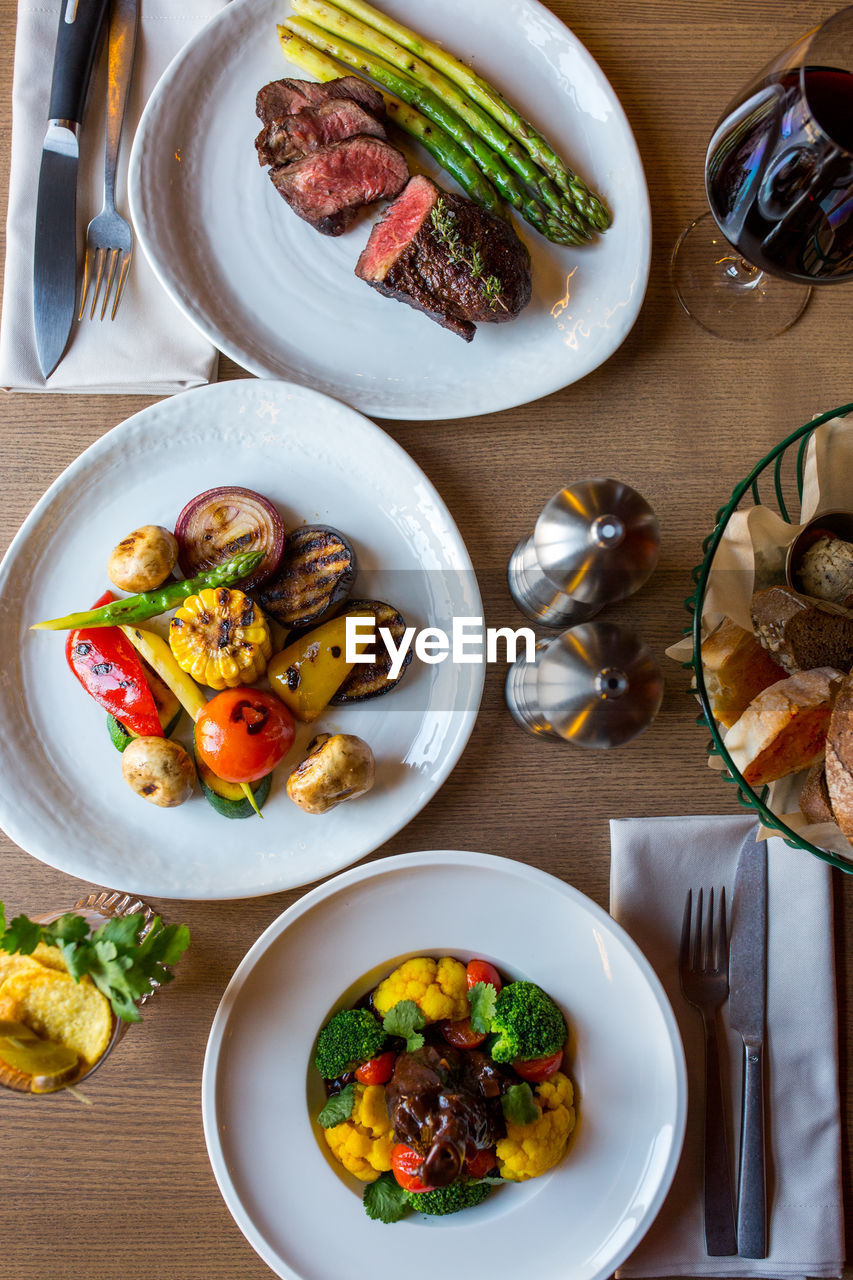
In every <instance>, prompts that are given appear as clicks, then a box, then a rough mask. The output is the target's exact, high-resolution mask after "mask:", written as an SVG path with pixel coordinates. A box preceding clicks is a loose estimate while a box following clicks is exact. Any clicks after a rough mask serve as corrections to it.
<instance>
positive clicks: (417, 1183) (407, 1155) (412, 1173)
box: [391, 1142, 435, 1191]
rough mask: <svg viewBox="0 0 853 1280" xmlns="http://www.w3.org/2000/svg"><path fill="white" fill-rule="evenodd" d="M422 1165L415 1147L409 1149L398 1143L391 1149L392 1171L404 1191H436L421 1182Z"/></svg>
mask: <svg viewBox="0 0 853 1280" xmlns="http://www.w3.org/2000/svg"><path fill="white" fill-rule="evenodd" d="M422 1164H423V1160H422V1158H421V1157H420V1156H419V1155H418V1153H417V1151H415V1150H414V1148H413V1147H407V1146H406V1144H405V1142H396V1143H395V1144H394V1146H393V1147H392V1148H391V1171H392V1173H393V1174H394V1177H395V1178H396V1179H397V1181H398V1182H399V1184H400V1186H401V1187H402V1188H403V1190H404V1191H434V1190H435V1188H434V1187H428V1186H427V1185H426V1183H425V1182H421V1179H420V1178H419V1176H418V1174H419V1172H420V1168H421V1165H422Z"/></svg>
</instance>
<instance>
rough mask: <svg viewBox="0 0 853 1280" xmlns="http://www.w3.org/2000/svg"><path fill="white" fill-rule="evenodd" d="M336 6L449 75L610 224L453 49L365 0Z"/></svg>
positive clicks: (538, 137) (598, 219)
mask: <svg viewBox="0 0 853 1280" xmlns="http://www.w3.org/2000/svg"><path fill="white" fill-rule="evenodd" d="M336 3H337V5H338V7H339V8H340V9H344V10H345V11H346V12H347V13H349V14H352V16H353V17H355V18H359V19H360V20H361V21H362V22H366V23H367V24H369V25H370V26H372V27H374V28H375V29H376V30H377V31H380V32H382V34H383V35H385V36H388V37H389V38H390V39H392V40H396V41H397V43H398V44H401V45H403V46H404V48H406V49H409V50H410V51H411V52H412V53H415V54H417V55H418V57H420V58H423V60H424V61H425V62H428V63H429V64H430V65H431V66H433V67H435V68H436V70H438V71H441V72H443V73H444V75H446V76H448V77H449V79H451V80H454V81H455V82H456V84H458V85H459V86H460V87H461V88H462V89H464V91H465V92H466V93H467V94H468V96H469V97H471V98H473V100H474V101H475V102H476V103H478V104H479V106H481V107H483V108H484V110H486V111H488V113H489V114H490V115H491V116H493V117H494V118H495V120H497V121H499V123H500V124H502V125H503V127H504V128H505V129H506V130H507V132H508V133H511V134H512V135H513V136H514V137H515V138H517V139H518V141H519V142H520V143H521V145H522V146H523V147H524V149H525V150H526V151H527V152H528V154H529V155H530V156H531V157H532V159H533V160H535V161H536V163H537V164H538V165H539V166H540V168H541V169H543V170H544V171H545V173H547V174H548V176H549V177H550V178H552V179H553V181H554V182H555V183H556V184H557V186H558V188H559V189H560V190H561V191H562V192H563V193H564V194H565V195H566V196H567V197H568V198H569V199H570V200H571V201H572V203H573V204H575V205H576V207H577V209H578V211H579V212H580V213H581V214H582V215H583V216H584V217H585V218H586V219H587V221H588V222H590V223H591V224H592V225H593V226H594V227H597V228H598V229H599V230H601V231H604V230H606V229H607V227H609V226H610V222H611V217H610V213H609V211H608V210H607V208H606V206H605V205H604V203H603V202H602V201H601V199H600V198H599V197H598V196H597V195H595V194H594V192H592V191H590V189H589V187H588V186H587V185H586V183H585V182H584V181H583V179H582V178H580V177H578V175H577V174H576V173H574V172H573V171H572V170H571V169H570V168H569V166H568V165H567V164H566V163H565V162H564V161H563V160H561V159H560V157H559V156H558V155H557V153H556V151H555V150H554V148H553V147H552V146H551V144H550V143H549V142H548V140H547V139H546V138H544V137H543V136H542V134H541V133H539V132H538V130H537V129H536V128H534V126H533V125H532V124H531V123H530V121H529V120H525V119H524V117H523V116H522V115H520V114H519V112H518V111H517V109H516V108H515V107H514V106H513V105H512V103H511V102H508V101H507V100H506V98H504V97H503V96H502V95H501V94H499V93H498V91H497V90H496V89H495V88H494V87H493V86H492V85H491V84H489V82H488V80H484V79H483V77H482V76H479V75H477V73H476V72H475V71H474V70H473V69H472V68H471V67H467V66H466V65H465V63H464V62H460V61H459V59H458V58H455V57H454V56H453V54H451V53H448V52H447V51H446V50H445V49H442V48H441V46H440V45H437V44H434V43H433V42H432V41H431V40H425V39H424V38H423V37H421V36H419V35H418V34H417V32H415V31H412V30H410V29H409V28H408V27H406V26H403V24H402V23H400V22H395V21H394V19H393V18H389V17H388V16H387V14H384V13H382V12H380V10H379V9H375V8H374V7H373V5H370V4H367V3H366V0H336Z"/></svg>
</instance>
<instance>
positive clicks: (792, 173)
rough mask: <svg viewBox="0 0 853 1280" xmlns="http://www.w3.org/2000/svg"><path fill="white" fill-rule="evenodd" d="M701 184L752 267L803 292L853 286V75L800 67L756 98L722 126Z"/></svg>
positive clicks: (748, 100) (723, 227)
mask: <svg viewBox="0 0 853 1280" xmlns="http://www.w3.org/2000/svg"><path fill="white" fill-rule="evenodd" d="M815 122H817V125H818V126H819V127H818V128H815ZM705 183H706V188H707V192H708V200H709V203H710V205H711V212H712V213H713V215H714V217H715V219H716V221H717V223H718V225H719V227H720V230H721V231H722V232H723V234H724V236H725V237H726V239H727V240H729V241H730V242H731V244H732V245H734V247H735V248H736V249H737V250H738V252H739V253H741V254H742V255H743V257H744V258H745V259H746V260H747V262H751V263H752V264H753V266H756V267H759V268H760V269H761V270H763V271H769V272H771V273H772V274H774V275H778V276H783V277H784V278H785V279H788V280H799V281H803V282H804V283H806V284H830V283H833V282H837V281H842V280H846V279H850V278H851V277H853V74H851V73H850V72H848V71H838V70H834V69H833V68H831V67H804V68H803V69H802V70H795V71H788V72H786V73H784V74H782V75H780V76H779V77H778V78H777V79H773V80H770V81H768V82H766V83H765V84H763V85H762V86H761V87H760V88H758V89H757V90H755V89H753V91H752V92H751V93H750V94H749V96H748V97H746V98H745V99H742V100H741V101H739V102H738V103H737V105H736V106H735V107H734V109H730V110H729V113H728V114H727V115H726V117H725V118H724V119H723V120H722V122H721V123H720V124H719V125H718V126H717V129H716V131H715V133H714V136H713V138H712V139H711V144H710V146H709V148H708V158H707V161H706V165H705Z"/></svg>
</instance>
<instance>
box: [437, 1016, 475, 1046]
mask: <svg viewBox="0 0 853 1280" xmlns="http://www.w3.org/2000/svg"><path fill="white" fill-rule="evenodd" d="M438 1029H439V1031H440V1032H441V1034H442V1035H443V1036H444V1039H445V1040H446V1041H447V1043H448V1044H452V1045H453V1048H454V1049H476V1048H477V1046H478V1045H481V1044H482V1043H483V1041H484V1040H485V1038H486V1036H485V1033H484V1032H483V1033H481V1032H479V1031H472V1029H471V1019H470V1018H460V1019H459V1020H458V1022H449V1021H448V1020H447V1019H445V1020H444V1021H443V1022H440V1023H439V1024H438Z"/></svg>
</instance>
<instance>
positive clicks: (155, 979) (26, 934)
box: [0, 903, 190, 1022]
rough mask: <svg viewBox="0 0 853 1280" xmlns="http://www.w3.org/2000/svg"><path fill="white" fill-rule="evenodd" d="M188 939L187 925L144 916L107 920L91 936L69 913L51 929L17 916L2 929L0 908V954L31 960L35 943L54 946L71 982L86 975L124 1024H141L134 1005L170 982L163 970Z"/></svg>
mask: <svg viewBox="0 0 853 1280" xmlns="http://www.w3.org/2000/svg"><path fill="white" fill-rule="evenodd" d="M189 940H190V934H189V929H188V928H187V927H186V925H183V924H181V925H176V924H170V925H164V924H163V922H162V921H161V919H160V917H159V916H154V917H153V918H152V920H151V921H150V923H148V924H147V925H146V921H145V915H144V913H143V912H136V913H134V914H133V915H128V916H122V917H120V918H119V919H116V920H108V921H107V922H106V923H105V924H103V925H101V926H100V928H99V929H96V930H95V931H94V933H93V932H92V931H91V930H90V927H89V924H88V922H87V921H86V920H85V919H84V918H83V917H82V916H79V915H76V914H75V913H74V912H71V911H69V912H66V914H65V915H62V916H60V917H59V918H58V919H57V920H54V921H53V923H52V924H47V925H41V924H37V923H36V922H35V921H33V920H30V919H28V918H27V916H16V918H15V919H14V920H12V922H11V923H10V924H9V925H6V918H5V911H4V909H3V904H2V903H0V950H3V951H10V952H20V954H21V955H29V954H30V953H31V952H32V951H34V950H35V947H36V945H37V944H38V942H39V941H43V942H45V943H46V944H47V945H48V946H55V947H58V948H59V950H60V951H61V952H62V958H63V960H64V961H65V966H66V968H67V970H68V972H69V974H70V975H71V977H72V978H74V980H75V981H76V982H79V980H80V979H81V978H82V977H83V976H84V975H85V974H88V975H89V977H90V978H91V979H92V982H94V984H95V986H96V987H97V988H98V989H99V991H101V992H102V993H103V995H105V996H106V998H107V999H108V1000H109V1002H110V1004H111V1005H112V1008H113V1012H114V1013H115V1014H116V1016H117V1017H119V1018H121V1019H122V1021H124V1022H139V1021H140V1020H141V1019H140V1013H139V1010H138V1009H137V1007H136V1002H137V1000H140V999H141V998H142V997H143V996H145V995H147V994H148V993H149V992H150V991H153V990H154V988H155V987H158V986H162V985H163V983H166V982H171V981H172V978H173V977H174V975H173V974H172V973H171V972H170V971H169V969H168V968H166V967H165V966H167V965H172V964H174V963H175V962H176V961H177V960H178V959H180V957H181V956H182V955H183V953H184V951H186V949H187V947H188V946H189Z"/></svg>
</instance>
